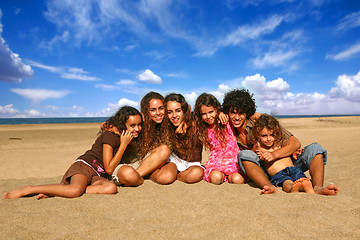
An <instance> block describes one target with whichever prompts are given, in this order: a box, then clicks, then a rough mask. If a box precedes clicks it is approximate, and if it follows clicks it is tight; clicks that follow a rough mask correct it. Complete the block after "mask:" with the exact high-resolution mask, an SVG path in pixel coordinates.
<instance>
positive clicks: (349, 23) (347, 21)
mask: <svg viewBox="0 0 360 240" xmlns="http://www.w3.org/2000/svg"><path fill="white" fill-rule="evenodd" d="M357 27H360V11H358V12H353V13H350V14H348V15H346V16H345V17H344V18H343V19H341V20H340V23H339V24H338V25H337V26H336V30H337V31H341V32H345V31H348V30H350V29H353V28H357Z"/></svg>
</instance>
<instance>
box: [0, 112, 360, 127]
mask: <svg viewBox="0 0 360 240" xmlns="http://www.w3.org/2000/svg"><path fill="white" fill-rule="evenodd" d="M274 116H275V117H276V118H322V117H351V116H360V114H327V115H274ZM108 118H109V117H49V118H35V117H34V118H0V125H19V124H61V123H102V122H105V121H106V120H107V119H108Z"/></svg>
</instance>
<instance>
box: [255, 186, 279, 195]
mask: <svg viewBox="0 0 360 240" xmlns="http://www.w3.org/2000/svg"><path fill="white" fill-rule="evenodd" d="M273 193H280V191H279V190H278V189H277V188H276V187H272V186H267V185H265V186H264V188H263V189H262V190H261V192H260V194H261V195H265V194H273Z"/></svg>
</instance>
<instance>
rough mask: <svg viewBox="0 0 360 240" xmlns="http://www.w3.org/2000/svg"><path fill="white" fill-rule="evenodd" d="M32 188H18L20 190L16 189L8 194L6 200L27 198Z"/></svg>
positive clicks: (5, 196)
mask: <svg viewBox="0 0 360 240" xmlns="http://www.w3.org/2000/svg"><path fill="white" fill-rule="evenodd" d="M29 187H30V186H27V187H24V188H18V189H14V190H12V191H10V192H6V193H4V195H3V198H4V199H14V198H20V197H23V196H26V195H28V194H29V192H28V189H29Z"/></svg>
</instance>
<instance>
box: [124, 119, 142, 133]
mask: <svg viewBox="0 0 360 240" xmlns="http://www.w3.org/2000/svg"><path fill="white" fill-rule="evenodd" d="M125 126H126V130H128V131H129V132H131V134H132V136H133V137H134V138H137V137H138V136H139V134H140V132H141V117H140V116H139V115H131V116H129V118H128V119H127V120H126V123H125Z"/></svg>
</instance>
